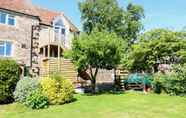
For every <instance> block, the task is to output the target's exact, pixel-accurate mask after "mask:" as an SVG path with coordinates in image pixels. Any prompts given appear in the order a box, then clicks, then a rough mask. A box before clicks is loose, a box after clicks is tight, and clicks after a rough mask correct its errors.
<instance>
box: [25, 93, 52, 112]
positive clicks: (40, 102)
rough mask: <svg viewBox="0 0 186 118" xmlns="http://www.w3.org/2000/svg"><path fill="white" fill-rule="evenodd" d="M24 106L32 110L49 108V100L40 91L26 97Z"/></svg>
mask: <svg viewBox="0 0 186 118" xmlns="http://www.w3.org/2000/svg"><path fill="white" fill-rule="evenodd" d="M24 104H25V105H26V106H27V107H30V108H32V109H42V108H47V107H48V98H47V97H46V96H44V95H43V94H42V92H41V91H40V90H35V91H32V92H31V93H30V94H29V95H28V96H27V97H26V101H25V103H24Z"/></svg>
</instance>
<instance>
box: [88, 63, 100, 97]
mask: <svg viewBox="0 0 186 118" xmlns="http://www.w3.org/2000/svg"><path fill="white" fill-rule="evenodd" d="M97 73H98V68H96V70H95V72H94V74H93V71H92V68H91V67H90V74H91V89H92V94H95V93H96V77H97Z"/></svg>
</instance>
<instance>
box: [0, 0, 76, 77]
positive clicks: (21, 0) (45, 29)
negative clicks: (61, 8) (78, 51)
mask: <svg viewBox="0 0 186 118" xmlns="http://www.w3.org/2000/svg"><path fill="white" fill-rule="evenodd" d="M78 33H79V30H78V29H77V28H76V27H75V25H74V24H73V23H72V22H71V21H70V20H69V19H68V18H67V17H66V16H65V15H64V14H63V13H61V12H55V11H51V10H48V9H44V8H41V7H38V6H36V5H33V4H32V3H31V1H30V0H0V58H12V59H14V60H16V61H17V62H18V63H19V64H20V66H21V67H22V71H23V73H26V71H27V70H29V72H30V73H31V74H32V75H33V76H38V75H43V76H44V75H47V74H49V73H51V72H56V71H62V70H63V71H69V70H68V69H71V70H72V68H73V67H71V65H70V61H69V60H65V59H63V52H64V51H65V50H68V49H70V48H71V42H72V39H73V38H74V36H76V35H77V34H78ZM65 63H66V66H63V67H61V65H65ZM64 68H68V69H66V70H65V69H64ZM71 73H73V72H71ZM74 73H75V72H74ZM71 75H72V74H71Z"/></svg>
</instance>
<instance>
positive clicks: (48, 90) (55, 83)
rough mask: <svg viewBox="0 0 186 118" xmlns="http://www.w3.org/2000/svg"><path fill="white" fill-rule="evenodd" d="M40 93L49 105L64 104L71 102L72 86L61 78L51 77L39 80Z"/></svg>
mask: <svg viewBox="0 0 186 118" xmlns="http://www.w3.org/2000/svg"><path fill="white" fill-rule="evenodd" d="M41 86H42V92H43V93H44V95H46V96H47V97H48V99H49V103H50V104H64V103H68V102H71V101H72V100H73V94H74V89H73V85H72V84H71V83H70V82H69V81H68V80H65V79H64V78H63V77H61V76H52V77H50V78H43V79H42V80H41Z"/></svg>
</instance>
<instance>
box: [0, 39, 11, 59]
mask: <svg viewBox="0 0 186 118" xmlns="http://www.w3.org/2000/svg"><path fill="white" fill-rule="evenodd" d="M1 43H3V44H1ZM7 43H9V44H10V46H11V47H10V55H8V54H7V53H8V52H7V49H8V48H7ZM1 46H2V47H3V48H4V52H3V55H1V54H0V58H1V57H12V50H13V44H12V42H10V41H0V47H1Z"/></svg>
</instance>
